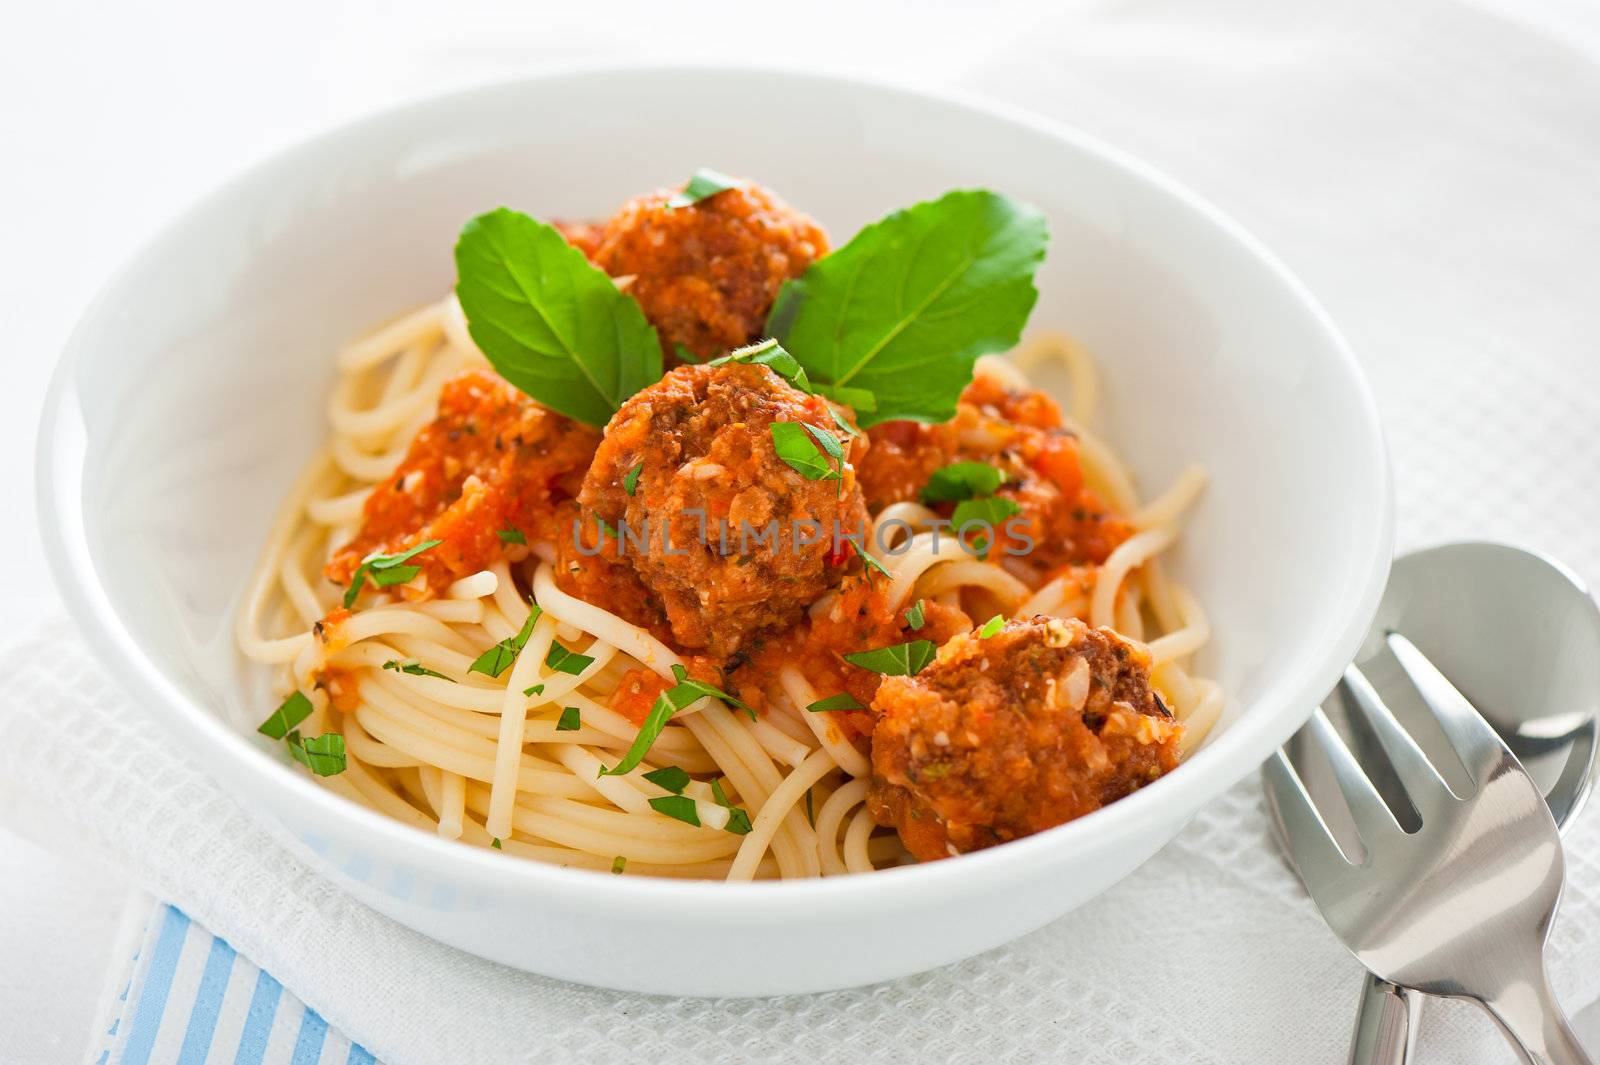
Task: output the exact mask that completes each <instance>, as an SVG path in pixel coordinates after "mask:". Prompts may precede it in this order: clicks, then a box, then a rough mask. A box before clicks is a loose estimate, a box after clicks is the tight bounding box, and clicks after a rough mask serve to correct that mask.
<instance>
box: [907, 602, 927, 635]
mask: <svg viewBox="0 0 1600 1065" xmlns="http://www.w3.org/2000/svg"><path fill="white" fill-rule="evenodd" d="M906 624H907V625H910V626H911V628H912V629H914V630H917V629H921V628H922V626H923V614H922V600H921V599H918V600H917V601H916V602H915V603H913V604H912V606H911V609H910V610H907V611H906Z"/></svg>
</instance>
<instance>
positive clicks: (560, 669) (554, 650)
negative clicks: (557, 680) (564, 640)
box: [544, 641, 594, 677]
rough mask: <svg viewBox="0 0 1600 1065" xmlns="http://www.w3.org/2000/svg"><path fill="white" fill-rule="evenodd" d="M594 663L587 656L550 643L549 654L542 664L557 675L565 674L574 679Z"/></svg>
mask: <svg viewBox="0 0 1600 1065" xmlns="http://www.w3.org/2000/svg"><path fill="white" fill-rule="evenodd" d="M593 662H594V659H593V658H591V657H589V656H588V655H580V654H579V653H578V652H576V651H569V650H567V649H566V648H565V647H563V646H561V644H560V643H557V642H555V641H552V642H551V644H550V653H549V654H547V655H545V656H544V664H545V665H547V666H549V667H550V668H551V669H553V670H555V671H556V672H557V673H565V674H567V675H568V676H569V677H576V676H578V675H579V674H581V673H582V672H583V671H584V670H586V669H588V668H589V666H590V665H591V664H592V663H593Z"/></svg>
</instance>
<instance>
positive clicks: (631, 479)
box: [622, 459, 644, 496]
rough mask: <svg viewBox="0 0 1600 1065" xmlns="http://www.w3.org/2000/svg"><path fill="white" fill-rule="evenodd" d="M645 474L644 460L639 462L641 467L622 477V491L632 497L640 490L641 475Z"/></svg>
mask: <svg viewBox="0 0 1600 1065" xmlns="http://www.w3.org/2000/svg"><path fill="white" fill-rule="evenodd" d="M643 472H644V459H640V460H639V465H637V466H635V467H634V468H633V469H631V470H629V471H628V472H627V473H625V474H623V475H622V490H623V491H624V492H626V493H628V494H629V495H630V496H631V495H633V493H634V492H636V491H638V489H639V475H640V474H641V473H643Z"/></svg>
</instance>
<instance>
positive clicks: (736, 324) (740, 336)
mask: <svg viewBox="0 0 1600 1065" xmlns="http://www.w3.org/2000/svg"><path fill="white" fill-rule="evenodd" d="M674 195H676V193H675V192H674V191H670V190H665V189H663V190H660V191H657V192H652V193H648V194H646V195H644V196H639V197H636V198H634V199H632V200H629V201H628V202H627V203H625V204H623V205H622V207H621V209H620V210H618V211H617V213H616V214H615V215H613V216H612V217H611V219H610V221H608V222H607V223H606V224H605V227H604V228H603V230H602V231H601V233H600V235H599V240H598V244H597V246H595V248H594V250H593V252H592V253H590V258H591V259H592V260H593V261H594V263H595V265H596V266H598V267H600V268H601V269H602V270H604V271H605V272H606V273H608V274H610V275H611V276H612V277H617V278H621V277H632V278H633V281H632V282H631V284H630V285H629V286H628V289H627V291H628V292H630V293H631V294H632V295H633V296H634V298H635V299H637V300H638V301H639V305H640V306H641V307H643V308H644V313H645V317H646V318H648V319H650V322H651V324H653V325H654V326H655V327H656V329H657V331H658V332H659V333H660V334H661V342H662V346H663V348H664V349H665V350H666V353H667V355H668V356H673V355H674V353H675V351H676V346H677V345H680V344H681V345H683V347H685V348H687V349H688V350H689V351H690V352H691V353H692V354H693V355H694V356H695V358H696V359H700V360H704V359H706V358H708V357H710V356H714V355H721V354H723V353H724V352H727V351H731V350H733V349H734V348H737V347H742V346H743V345H745V344H748V343H750V342H751V341H754V340H758V339H760V337H761V336H762V335H763V331H764V328H765V325H766V321H767V312H768V311H770V310H771V309H772V301H773V300H774V299H775V298H776V297H777V295H778V289H779V288H780V287H782V285H783V283H784V282H785V281H787V280H788V279H789V278H791V277H799V276H800V275H801V274H802V273H804V272H805V269H806V267H808V266H810V265H811V264H812V263H813V262H815V261H816V260H817V259H819V258H821V257H822V256H824V255H826V254H827V253H828V237H827V234H826V233H824V232H823V231H822V229H821V228H820V227H818V225H817V224H816V223H815V222H813V221H812V220H811V219H809V218H807V217H806V216H805V215H803V214H801V213H800V212H799V211H796V210H795V209H794V208H792V207H790V206H789V205H788V204H786V203H784V202H783V201H782V200H780V199H778V197H777V196H775V195H773V194H772V193H771V192H770V191H768V190H767V189H764V188H762V187H761V186H759V185H742V186H739V187H737V188H731V189H727V190H725V191H723V192H719V193H717V194H715V195H713V196H708V197H706V198H705V199H703V200H701V201H699V202H698V203H695V204H693V205H691V206H688V207H669V206H667V202H668V200H669V199H671V197H672V196H674ZM580 246H583V245H581V244H580ZM585 250H586V251H587V250H588V249H587V248H585Z"/></svg>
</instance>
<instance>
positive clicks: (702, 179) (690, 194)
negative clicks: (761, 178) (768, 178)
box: [667, 167, 744, 210]
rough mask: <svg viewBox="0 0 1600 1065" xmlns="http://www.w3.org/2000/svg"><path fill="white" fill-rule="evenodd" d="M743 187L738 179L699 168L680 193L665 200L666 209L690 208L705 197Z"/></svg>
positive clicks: (742, 183)
mask: <svg viewBox="0 0 1600 1065" xmlns="http://www.w3.org/2000/svg"><path fill="white" fill-rule="evenodd" d="M743 187H744V182H742V181H740V180H739V179H738V178H734V177H729V176H728V175H727V174H722V173H719V172H717V171H715V170H707V169H706V168H705V167H701V168H700V169H699V170H696V171H695V172H694V176H692V177H691V178H689V183H688V184H687V185H685V186H684V187H683V191H682V192H679V193H676V194H674V195H673V196H672V198H671V199H669V200H667V209H668V210H676V209H677V208H679V207H690V206H693V205H694V204H697V203H699V202H700V201H701V200H703V199H705V198H706V197H707V196H715V195H716V194H717V193H719V192H727V191H728V190H729V189H737V188H743Z"/></svg>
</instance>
